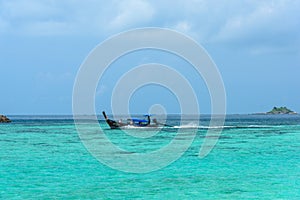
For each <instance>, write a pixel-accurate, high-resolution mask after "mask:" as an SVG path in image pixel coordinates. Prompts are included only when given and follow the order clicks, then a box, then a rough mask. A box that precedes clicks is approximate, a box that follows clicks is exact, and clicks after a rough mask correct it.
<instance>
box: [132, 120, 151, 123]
mask: <svg viewBox="0 0 300 200" xmlns="http://www.w3.org/2000/svg"><path fill="white" fill-rule="evenodd" d="M131 120H132V121H133V122H134V123H140V122H141V123H143V122H144V123H145V122H146V123H147V122H148V120H145V119H131Z"/></svg>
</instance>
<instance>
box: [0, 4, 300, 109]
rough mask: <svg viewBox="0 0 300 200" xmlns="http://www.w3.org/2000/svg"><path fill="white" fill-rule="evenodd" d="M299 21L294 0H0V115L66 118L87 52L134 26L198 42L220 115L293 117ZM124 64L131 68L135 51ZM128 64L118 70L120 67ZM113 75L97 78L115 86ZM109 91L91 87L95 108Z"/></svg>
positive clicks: (298, 101) (299, 98) (204, 105)
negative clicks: (215, 75) (214, 75)
mask: <svg viewBox="0 0 300 200" xmlns="http://www.w3.org/2000/svg"><path fill="white" fill-rule="evenodd" d="M299 19H300V1H297V0H278V1H263V0H262V1H259V0H257V1H256V0H252V1H246V0H241V1H217V0H211V1H203V0H199V1H197V0H191V1H162V2H160V1H146V0H129V1H96V0H87V1H79V0H78V1H77V0H64V1H58V0H43V1H40V0H10V1H6V0H0V61H1V63H0V80H1V87H0V94H1V101H0V102H1V103H0V113H3V114H71V113H72V90H73V83H74V80H75V77H76V73H77V71H78V69H79V67H80V65H81V63H82V62H83V60H84V59H85V57H86V56H87V55H88V53H89V52H90V51H91V50H92V49H93V48H94V47H95V46H96V45H98V44H99V43H100V42H102V41H103V40H105V39H106V38H108V37H110V36H111V35H113V34H117V33H119V32H121V31H125V30H128V29H132V28H142V27H163V28H170V29H175V30H177V31H179V32H182V33H184V34H186V35H188V36H190V37H192V38H194V39H195V40H196V41H197V42H198V43H199V44H201V45H202V46H203V47H204V48H205V49H206V50H207V51H208V53H209V54H210V56H211V57H212V59H213V60H214V61H215V63H216V65H217V66H218V68H219V70H220V72H221V75H222V77H223V81H224V85H225V89H226V94H227V112H228V113H253V112H264V111H268V110H270V109H271V108H272V107H273V106H287V107H289V108H291V109H293V110H295V111H297V112H300V92H299V86H300V78H299V75H300V28H299V27H300V20H299ZM147 53H148V55H149V60H147V56H146V57H145V55H147ZM143 55H144V56H142V57H143V59H144V62H146V61H149V62H153V60H154V61H162V59H158V58H159V57H160V56H161V55H156V53H155V52H147V51H146V52H144V53H143ZM133 58H135V59H137V60H136V61H135V62H134V63H141V60H138V58H141V56H140V55H139V54H138V53H137V55H136V56H133V57H132V59H133ZM132 59H129V58H127V59H126V58H125V59H124V60H123V61H122V62H119V63H120V64H125V65H128V66H130V64H131V60H132ZM165 59H170V60H167V61H166V64H170V65H172V64H173V65H176V64H177V65H179V63H180V61H177V62H175V61H176V59H175V61H174V59H173V60H172V58H171V57H170V56H166V57H164V59H163V60H165ZM116 64H118V62H116ZM113 70H114V68H112V73H111V74H110V75H109V74H108V75H107V77H106V80H114V79H116V78H115V77H114V74H113V73H114V71H113ZM115 71H117V69H115ZM187 76H191V78H193V77H192V76H193V75H192V73H188V74H187ZM200 82H201V81H200ZM202 84H203V83H200V85H202ZM109 85H113V82H108V85H101V83H100V84H99V87H98V91H97V94H98V96H97V98H96V105H97V109H99V110H102V109H106V108H107V107H109V106H110V99H109V98H108V96H107V95H108V94H109V90H110V87H109ZM199 87H202V86H199ZM145 89H146V90H147V88H145ZM156 89H157V88H155V87H154V88H152V89H151V88H148V90H149V91H147V92H149V93H151V95H155V93H153V92H154V91H155V90H156ZM158 90H159V89H158ZM152 93H153V94H152ZM166 95H167V96H166V97H165V98H164V99H162V100H161V101H162V102H161V103H162V104H166V102H165V101H166V99H169V98H170V96H168V92H167V94H166ZM134 98H136V100H133V105H131V107H133V108H132V109H133V112H136V113H142V112H145V110H144V109H143V108H142V106H143V105H142V104H137V107H136V108H134V105H135V103H134V101H137V102H141V101H143V99H142V98H143V95H141V94H139V91H137V93H136V94H135V95H134ZM199 98H203V100H201V105H200V107H201V112H202V113H209V112H210V108H209V107H210V105H209V95H208V93H207V92H203V95H202V94H201V95H199ZM155 101H158V103H159V99H157V98H156V99H155ZM145 102H147V103H148V104H149V105H150V104H151V103H155V102H153V101H148V100H147V101H145ZM169 102H172V101H171V100H170V101H169ZM156 103H157V102H156ZM148 104H147V105H148ZM173 104H174V105H173ZM177 106H178V105H177V104H176V102H175V101H174V102H173V103H170V105H166V108H167V110H168V112H169V113H174V112H178V108H177ZM147 109H148V108H147ZM107 110H108V111H110V109H107Z"/></svg>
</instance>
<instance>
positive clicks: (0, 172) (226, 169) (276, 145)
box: [0, 115, 300, 200]
mask: <svg viewBox="0 0 300 200" xmlns="http://www.w3.org/2000/svg"><path fill="white" fill-rule="evenodd" d="M9 117H10V118H11V119H12V120H13V122H12V123H10V124H0V147H1V151H0V199H295V200H296V199H300V157H299V155H300V115H278V116H277V115H276V116H269V115H228V116H227V117H226V122H225V126H224V129H223V132H222V134H221V137H220V138H219V140H218V143H217V145H216V146H215V147H214V149H213V150H212V151H211V152H210V154H208V156H206V157H204V158H202V159H200V158H199V157H198V153H199V148H200V146H201V144H202V142H203V139H204V137H205V134H206V131H207V130H208V129H207V128H206V127H207V125H208V122H209V119H210V117H209V116H204V117H201V120H200V126H199V127H197V135H196V138H195V139H194V141H193V143H192V145H191V146H190V147H189V148H188V150H187V151H186V152H185V153H184V154H183V156H182V157H181V158H179V159H178V160H176V161H175V162H173V163H172V164H170V165H169V166H167V167H165V168H163V169H160V170H157V171H154V172H150V173H145V174H135V173H126V172H122V171H118V170H115V169H111V168H110V167H108V166H106V165H104V164H102V163H101V162H99V161H98V160H97V159H96V158H94V157H93V156H92V155H91V154H90V153H89V151H88V150H87V149H86V148H85V146H84V145H83V143H82V141H81V140H80V138H79V136H78V134H77V131H76V128H75V125H74V121H73V119H72V116H9ZM179 121H180V116H175V115H174V116H169V117H168V120H167V123H168V124H169V125H176V126H177V125H179ZM100 126H101V127H102V128H103V130H104V132H105V134H106V135H107V136H108V138H110V139H111V140H112V141H113V142H114V143H115V144H116V145H122V148H127V149H128V150H130V151H144V152H147V151H152V150H154V149H155V148H159V147H161V146H163V145H165V144H168V143H169V142H170V141H171V140H172V137H174V136H175V135H176V132H177V130H178V129H176V128H170V127H168V128H165V129H162V130H160V132H159V133H157V135H158V136H159V137H158V136H157V137H155V136H154V137H149V138H139V139H137V138H135V137H128V136H124V135H125V134H124V132H123V131H122V130H110V129H108V127H107V125H106V123H105V121H103V120H100ZM192 129H195V128H186V129H184V130H183V131H185V132H186V133H187V134H188V133H189V131H191V130H192ZM126 131H127V132H130V131H135V134H141V135H143V134H148V132H149V130H145V129H134V130H126ZM147 131H148V132H147Z"/></svg>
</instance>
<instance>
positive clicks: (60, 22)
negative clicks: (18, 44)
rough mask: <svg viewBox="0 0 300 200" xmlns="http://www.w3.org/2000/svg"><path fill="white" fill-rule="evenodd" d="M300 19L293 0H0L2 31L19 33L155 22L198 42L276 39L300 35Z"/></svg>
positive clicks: (98, 31) (108, 29) (299, 5)
mask: <svg viewBox="0 0 300 200" xmlns="http://www.w3.org/2000/svg"><path fill="white" fill-rule="evenodd" d="M299 19H300V2H299V1H296V0H281V1H280V0H279V1H259V0H252V1H247V0H244V1H229V2H228V1H217V0H211V1H203V0H191V1H183V0H178V1H173V2H172V3H171V4H170V2H167V1H147V0H128V1H97V0H88V1H74V0H65V1H58V0H43V1H39V0H10V1H0V28H1V31H0V33H1V32H2V33H5V32H9V33H14V34H22V35H24V34H25V35H26V34H28V35H97V36H109V35H111V34H113V33H116V32H117V31H124V30H126V29H128V28H136V27H146V26H157V27H166V28H173V29H176V30H178V31H180V32H183V33H186V34H187V35H189V36H191V37H193V38H195V39H196V40H198V41H200V42H201V43H208V42H210V43H222V42H227V43H228V42H229V43H231V42H233V43H241V42H242V43H243V42H245V43H251V42H252V43H255V42H256V43H261V42H268V43H274V41H273V40H274V38H275V40H276V39H277V40H278V41H283V40H284V39H286V40H289V41H292V40H299V35H300V30H299V28H298V27H300V20H299ZM285 35H287V37H288V38H284V37H285ZM298 42H299V41H298ZM268 45H269V44H268Z"/></svg>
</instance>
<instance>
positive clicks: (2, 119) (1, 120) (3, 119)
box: [0, 115, 11, 123]
mask: <svg viewBox="0 0 300 200" xmlns="http://www.w3.org/2000/svg"><path fill="white" fill-rule="evenodd" d="M9 122H11V120H10V119H8V117H6V116H5V115H0V123H9Z"/></svg>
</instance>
